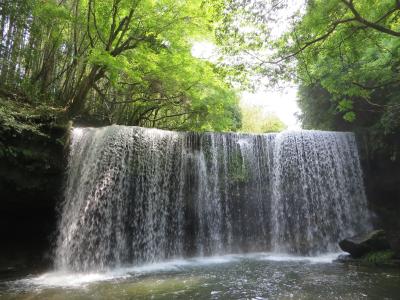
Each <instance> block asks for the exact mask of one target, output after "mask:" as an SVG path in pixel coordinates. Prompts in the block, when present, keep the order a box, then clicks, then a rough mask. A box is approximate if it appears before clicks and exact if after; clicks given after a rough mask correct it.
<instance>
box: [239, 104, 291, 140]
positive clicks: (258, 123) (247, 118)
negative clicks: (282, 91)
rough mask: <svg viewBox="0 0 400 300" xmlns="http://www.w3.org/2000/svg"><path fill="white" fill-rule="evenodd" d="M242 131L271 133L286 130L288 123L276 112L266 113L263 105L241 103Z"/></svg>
mask: <svg viewBox="0 0 400 300" xmlns="http://www.w3.org/2000/svg"><path fill="white" fill-rule="evenodd" d="M240 108H241V111H242V127H241V129H240V131H241V132H247V133H269V132H280V131H283V130H285V129H286V128H287V127H286V125H285V124H284V123H283V122H282V121H281V120H280V119H279V118H278V117H277V116H276V115H274V114H271V113H270V114H264V113H263V112H262V108H261V107H257V106H247V105H244V104H242V105H241V107H240Z"/></svg>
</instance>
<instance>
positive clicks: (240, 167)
mask: <svg viewBox="0 0 400 300" xmlns="http://www.w3.org/2000/svg"><path fill="white" fill-rule="evenodd" d="M248 167H249V166H246V164H245V162H244V160H243V157H242V155H241V154H240V152H235V153H234V155H232V157H231V160H230V162H229V164H228V176H229V180H230V181H231V182H234V183H242V182H246V181H248V180H249V170H248Z"/></svg>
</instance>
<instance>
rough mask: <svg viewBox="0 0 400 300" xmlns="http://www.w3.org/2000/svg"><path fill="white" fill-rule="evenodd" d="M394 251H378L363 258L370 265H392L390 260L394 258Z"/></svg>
mask: <svg viewBox="0 0 400 300" xmlns="http://www.w3.org/2000/svg"><path fill="white" fill-rule="evenodd" d="M394 254H395V253H394V251H393V250H386V251H377V252H371V253H368V254H367V255H365V256H364V257H363V260H364V261H365V262H367V263H370V264H376V265H381V264H387V263H390V260H391V259H392V258H393V257H394Z"/></svg>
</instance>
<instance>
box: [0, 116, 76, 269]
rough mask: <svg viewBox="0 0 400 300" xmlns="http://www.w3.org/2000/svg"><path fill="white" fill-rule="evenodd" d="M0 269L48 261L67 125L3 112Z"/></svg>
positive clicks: (0, 123) (0, 127)
mask: <svg viewBox="0 0 400 300" xmlns="http://www.w3.org/2000/svg"><path fill="white" fill-rule="evenodd" d="M0 117H3V118H0V195H1V196H0V239H1V242H0V244H1V246H0V271H1V270H3V271H4V270H12V269H13V268H16V269H21V268H24V267H33V266H35V265H44V264H45V263H46V262H47V260H48V259H47V258H46V253H48V251H49V249H51V247H50V243H51V235H52V233H53V232H54V231H55V228H56V215H57V214H56V207H57V201H58V199H59V197H60V195H61V193H60V191H61V190H62V182H63V173H64V144H65V141H66V138H67V132H68V130H67V126H60V125H55V124H56V122H54V119H52V118H47V119H46V118H42V117H38V119H35V120H33V119H30V120H29V121H28V123H27V124H29V125H27V124H25V123H23V122H21V120H15V119H12V122H8V121H9V120H5V118H4V115H2V116H0Z"/></svg>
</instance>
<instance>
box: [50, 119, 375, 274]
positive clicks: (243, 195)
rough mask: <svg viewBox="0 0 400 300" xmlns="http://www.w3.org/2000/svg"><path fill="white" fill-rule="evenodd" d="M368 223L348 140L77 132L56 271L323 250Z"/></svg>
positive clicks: (304, 134) (116, 129) (317, 135)
mask: <svg viewBox="0 0 400 300" xmlns="http://www.w3.org/2000/svg"><path fill="white" fill-rule="evenodd" d="M368 228H369V214H368V210H367V204H366V197H365V192H364V187H363V182H362V171H361V167H360V163H359V157H358V153H357V147H356V143H355V138H354V135H353V134H351V133H335V132H321V131H299V132H283V133H279V134H264V135H246V134H234V133H229V134H217V133H205V134H198V133H183V132H170V131H163V130H158V129H145V128H139V127H126V126H109V127H104V128H75V129H74V130H73V133H72V142H71V151H70V158H69V166H68V180H67V183H66V190H65V202H64V204H63V209H62V215H61V220H60V223H59V237H58V240H57V249H56V268H57V269H58V270H63V271H68V270H72V271H90V270H94V271H96V270H105V269H109V268H116V267H121V266H124V265H132V264H134V265H142V264H144V263H151V262H160V261H163V260H172V259H178V258H182V257H192V256H211V255H222V254H225V253H243V252H259V251H273V252H275V253H291V254H297V255H317V254H323V253H328V252H335V251H337V250H338V249H337V242H338V241H339V240H340V239H341V238H343V237H345V236H349V235H353V234H355V233H359V232H362V231H365V230H367V229H368Z"/></svg>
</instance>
